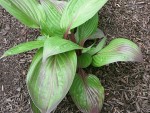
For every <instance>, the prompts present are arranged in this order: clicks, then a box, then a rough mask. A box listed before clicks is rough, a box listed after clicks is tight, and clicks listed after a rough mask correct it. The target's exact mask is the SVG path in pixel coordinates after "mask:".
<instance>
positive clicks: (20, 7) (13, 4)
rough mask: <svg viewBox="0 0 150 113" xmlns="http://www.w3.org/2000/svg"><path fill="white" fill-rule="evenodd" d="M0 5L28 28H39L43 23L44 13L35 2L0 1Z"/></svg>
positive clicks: (31, 0)
mask: <svg viewBox="0 0 150 113" xmlns="http://www.w3.org/2000/svg"><path fill="white" fill-rule="evenodd" d="M0 5H2V7H4V8H5V9H6V10H7V11H8V12H9V13H10V14H12V15H13V16H14V17H16V18H17V19H18V20H19V21H21V22H22V23H23V24H25V25H27V26H29V27H32V28H39V27H40V22H41V21H45V13H44V11H43V9H42V7H41V6H40V4H39V3H38V1H36V0H0Z"/></svg>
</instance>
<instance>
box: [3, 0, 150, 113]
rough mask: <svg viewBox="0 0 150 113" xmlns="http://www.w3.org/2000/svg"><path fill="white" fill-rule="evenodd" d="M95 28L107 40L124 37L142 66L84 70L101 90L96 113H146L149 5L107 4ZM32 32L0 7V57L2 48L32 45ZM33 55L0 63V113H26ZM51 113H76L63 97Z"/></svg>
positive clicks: (137, 0)
mask: <svg viewBox="0 0 150 113" xmlns="http://www.w3.org/2000/svg"><path fill="white" fill-rule="evenodd" d="M99 18H100V21H99V27H100V28H101V29H102V30H103V31H104V32H105V34H106V35H107V37H108V42H109V41H110V40H112V38H115V37H125V38H128V39H130V40H132V41H134V42H135V43H136V44H138V45H139V47H140V48H141V50H142V53H143V58H144V62H143V63H120V62H119V63H114V64H110V65H109V66H104V67H101V68H90V69H89V72H91V73H92V72H93V73H94V74H96V75H97V76H98V77H99V78H100V80H101V82H102V84H103V86H104V87H105V102H104V106H103V110H102V112H101V113H150V1H149V0H109V2H108V3H107V5H105V7H104V8H103V9H102V10H101V11H100V16H99ZM38 35H39V32H38V31H36V30H32V29H28V28H26V27H25V26H23V25H22V24H20V23H19V22H18V21H17V20H16V19H15V18H14V17H12V16H10V15H9V13H7V12H6V11H5V10H4V9H3V8H1V7H0V56H1V55H2V54H3V52H4V51H6V50H7V49H8V48H10V47H12V46H14V45H16V44H19V43H21V42H26V41H29V40H33V39H35V38H36V37H37V36H38ZM34 53H35V51H31V52H27V53H23V54H20V55H15V56H12V57H7V58H4V59H2V60H0V113H31V109H30V102H29V95H28V92H27V89H26V84H25V78H26V73H27V70H28V68H29V65H30V63H31V60H32V56H33V54H34ZM55 113H80V111H79V110H78V109H77V108H76V106H75V105H74V104H73V102H72V100H71V98H70V96H69V95H68V96H67V97H66V98H65V99H64V100H63V101H62V102H61V104H60V105H59V106H58V108H57V109H56V111H55Z"/></svg>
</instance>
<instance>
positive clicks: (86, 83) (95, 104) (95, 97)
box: [69, 74, 104, 113]
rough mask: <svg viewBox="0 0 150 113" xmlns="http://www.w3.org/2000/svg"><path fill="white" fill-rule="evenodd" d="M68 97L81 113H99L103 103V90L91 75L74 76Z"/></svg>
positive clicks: (96, 79) (97, 80)
mask: <svg viewBox="0 0 150 113" xmlns="http://www.w3.org/2000/svg"><path fill="white" fill-rule="evenodd" d="M69 92H70V95H71V97H72V99H73V101H74V103H75V104H76V105H77V107H78V108H79V109H80V110H81V111H82V112H83V113H99V112H100V111H101V108H102V106H103V101H104V88H103V87H102V85H101V83H100V81H99V79H98V78H97V77H96V76H95V75H92V74H89V75H88V76H84V75H79V74H76V76H75V79H74V82H73V84H72V86H71V89H70V91H69Z"/></svg>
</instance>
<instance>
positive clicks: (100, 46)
mask: <svg viewBox="0 0 150 113" xmlns="http://www.w3.org/2000/svg"><path fill="white" fill-rule="evenodd" d="M105 44H106V38H103V39H102V40H101V41H100V42H99V44H98V45H97V46H96V47H93V48H91V49H90V50H89V51H87V53H89V54H90V55H94V54H96V53H97V52H99V51H100V50H101V49H102V48H103V47H104V46H105Z"/></svg>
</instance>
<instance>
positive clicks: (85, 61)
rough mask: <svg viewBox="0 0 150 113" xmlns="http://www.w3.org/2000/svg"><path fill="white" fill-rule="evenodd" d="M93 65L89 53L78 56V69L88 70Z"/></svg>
mask: <svg viewBox="0 0 150 113" xmlns="http://www.w3.org/2000/svg"><path fill="white" fill-rule="evenodd" d="M91 63H92V56H91V55H90V54H88V53H83V54H82V55H80V56H78V67H79V68H86V67H88V66H89V65H90V64H91Z"/></svg>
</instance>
